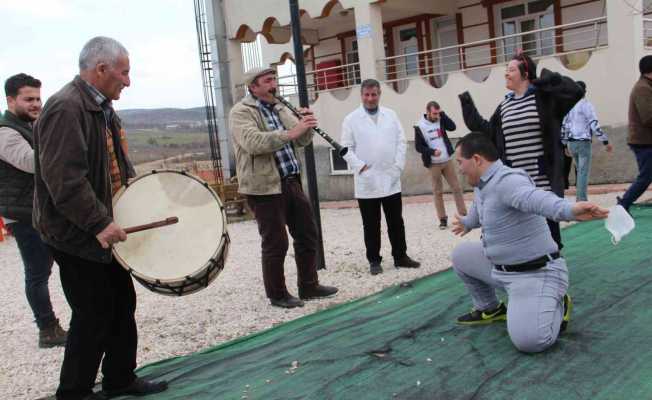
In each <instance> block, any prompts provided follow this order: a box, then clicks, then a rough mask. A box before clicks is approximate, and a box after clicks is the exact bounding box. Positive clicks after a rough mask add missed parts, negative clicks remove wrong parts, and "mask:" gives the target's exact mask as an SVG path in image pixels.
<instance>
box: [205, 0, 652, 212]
mask: <svg viewBox="0 0 652 400" xmlns="http://www.w3.org/2000/svg"><path fill="white" fill-rule="evenodd" d="M206 1H209V2H212V7H213V8H215V7H221V10H222V11H223V15H224V22H225V25H226V36H227V39H228V65H229V68H228V69H229V72H230V82H232V88H231V91H232V96H233V98H234V100H235V101H237V100H238V99H240V98H242V96H244V87H243V86H242V85H241V82H242V74H243V73H244V70H245V69H246V68H247V67H248V65H251V61H249V62H247V58H248V57H247V54H249V53H250V50H248V47H247V45H246V43H252V42H255V41H256V40H257V38H258V37H262V40H261V41H260V43H261V44H260V45H259V48H260V49H259V51H258V53H259V54H260V60H261V61H262V64H263V65H272V66H279V71H281V72H280V73H279V75H280V76H279V82H280V83H281V88H280V89H281V93H282V94H283V95H284V96H286V97H288V98H289V99H290V100H291V101H293V102H295V103H296V102H297V99H296V77H295V76H293V75H292V74H291V73H286V72H283V71H288V69H286V68H282V67H281V66H283V65H287V63H288V62H289V63H291V62H292V60H293V55H292V54H293V52H292V48H293V47H292V41H291V30H290V26H289V24H290V13H289V5H288V1H287V0H258V1H240V0H206ZM649 3H650V1H648V0H628V1H622V0H437V1H434V0H433V1H422V0H384V1H371V0H339V1H338V0H300V1H299V6H300V8H301V27H302V42H303V44H304V48H305V63H306V73H307V81H308V90H309V97H310V100H311V103H312V104H311V107H312V108H313V109H314V111H315V112H316V114H317V116H318V118H319V120H320V127H321V128H322V129H323V130H324V131H326V132H327V133H328V134H329V135H330V136H332V137H333V138H335V139H336V140H337V139H338V138H339V137H340V130H341V123H342V120H343V118H344V116H346V114H348V113H349V112H350V111H352V110H353V109H354V108H356V107H358V106H359V104H360V101H359V100H360V99H359V83H360V82H361V80H363V79H366V78H375V79H377V80H379V81H381V83H382V86H383V94H382V99H381V104H382V105H384V106H386V107H389V108H392V109H394V110H395V111H396V112H397V113H398V115H399V116H400V119H401V122H402V124H403V128H404V129H405V132H406V138H407V139H408V157H407V160H408V161H407V165H406V170H405V173H404V175H403V178H402V179H403V192H404V193H406V194H422V193H428V192H430V190H431V189H430V183H429V179H428V175H427V171H426V170H425V168H423V167H422V165H421V161H420V157H419V155H418V153H416V152H415V151H414V142H413V139H414V134H413V128H412V126H413V124H414V122H415V121H416V120H417V119H418V118H419V117H420V115H421V114H422V113H423V111H424V107H425V104H426V103H427V102H428V101H430V100H435V101H437V102H438V103H439V104H441V106H442V109H443V110H445V111H446V112H447V114H448V115H449V116H450V117H452V118H453V120H454V121H456V122H457V125H458V129H457V131H456V132H452V133H451V136H452V137H453V138H454V137H459V136H462V135H464V134H465V133H467V130H466V128H465V127H464V123H463V120H462V115H461V110H460V106H459V101H458V94H460V93H462V92H464V91H467V90H468V91H469V92H470V93H471V95H472V96H473V98H474V100H475V102H476V104H477V106H478V109H479V110H480V112H481V113H483V115H485V117H487V118H488V117H489V116H490V115H491V113H493V111H494V109H495V107H496V106H497V105H498V103H499V102H500V100H501V99H502V98H503V96H504V95H505V94H506V92H507V90H506V89H505V85H504V78H503V75H504V70H505V64H506V62H508V61H509V60H510V59H511V57H512V56H513V55H514V54H515V53H516V51H518V50H519V49H522V50H523V51H524V52H525V53H527V54H529V55H530V56H532V57H533V58H534V59H535V60H536V61H537V62H538V66H539V69H541V68H544V67H545V68H548V69H551V70H554V71H558V72H560V73H562V74H564V75H568V76H570V77H572V78H573V79H576V80H583V81H585V82H586V84H587V86H588V96H587V97H588V98H589V100H590V101H591V102H592V103H593V104H594V105H595V107H596V110H597V112H598V116H599V119H600V122H601V124H602V125H603V127H604V128H605V130H606V131H607V133H608V134H609V136H610V141H611V142H612V143H613V144H614V146H615V153H613V154H611V155H608V154H605V153H604V152H601V151H596V152H594V166H593V171H592V175H591V183H607V182H624V181H628V180H631V179H632V178H633V177H634V176H635V173H636V167H635V162H634V158H633V155H632V154H631V153H630V151H629V149H628V148H627V146H626V141H625V140H626V124H627V104H628V97H629V91H630V88H631V87H632V85H633V84H634V82H635V81H636V79H638V60H639V59H640V57H642V56H643V55H645V54H650V53H652V52H651V50H650V49H651V48H652V47H650V46H652V40H651V39H650V38H652V20H648V17H652V15H648V14H649V13H648V12H647V11H646V10H647V9H649V8H650V4H649ZM243 44H245V45H243ZM243 55H244V57H243ZM243 58H244V61H243ZM249 58H250V57H249ZM245 64H247V65H245ZM290 71H291V69H290ZM596 146H597V145H596ZM315 157H316V161H317V175H318V183H319V191H320V197H321V198H322V199H326V200H341V199H350V198H352V196H353V177H352V175H351V172H350V171H349V170H348V168H347V165H346V163H345V162H344V161H343V160H341V159H340V158H339V157H338V156H337V155H336V154H335V152H334V151H331V149H330V148H329V147H328V146H327V145H326V143H325V142H324V141H322V140H321V139H320V138H316V139H315Z"/></svg>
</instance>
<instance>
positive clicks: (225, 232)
mask: <svg viewBox="0 0 652 400" xmlns="http://www.w3.org/2000/svg"><path fill="white" fill-rule="evenodd" d="M159 173H174V174H179V175H184V176H187V177H189V178H192V179H194V180H195V181H197V182H198V183H199V184H200V185H202V186H203V187H205V188H206V189H208V191H209V192H210V194H211V195H212V196H213V197H214V198H215V200H217V204H219V206H220V212H221V214H222V221H224V229H223V232H222V236H221V238H220V244H219V246H218V247H217V250H215V252H213V255H212V256H211V258H209V259H208V261H206V262H205V263H204V264H202V266H201V267H200V268H198V269H196V270H195V271H193V272H192V273H191V274H186V275H183V277H180V278H176V279H159V278H154V277H151V276H148V275H145V274H143V273H142V272H139V271H137V270H135V269H133V268H131V267H128V266H125V264H127V263H126V262H125V260H124V259H123V258H122V257H121V256H120V254H118V253H117V251H116V249H115V247H111V254H112V255H113V257H115V258H116V261H118V264H120V266H121V267H122V268H124V269H125V270H127V271H128V272H129V273H130V274H132V275H134V276H137V277H138V278H140V279H143V280H146V281H149V282H152V283H157V282H160V283H166V284H170V283H182V282H184V281H185V280H186V278H187V277H197V276H198V275H199V273H201V272H203V271H205V270H206V268H207V267H208V266H209V265H210V264H211V263H212V260H213V259H218V260H219V259H220V258H222V259H223V260H222V262H223V263H224V264H225V263H226V254H228V246H227V244H228V243H230V242H231V240H230V237H229V232H228V229H227V225H228V222H227V219H226V209H225V208H224V205H223V204H222V200H221V199H220V197H219V196H218V195H217V193H215V191H214V190H213V189H212V188H211V187H210V185H209V184H208V183H207V182H206V181H204V180H203V179H200V178H199V177H197V176H195V175H193V174H191V173H188V172H186V171H181V170H175V169H153V170H151V171H150V172H147V173H145V174H142V175H139V176H137V177H136V178H134V179H133V180H131V181H130V182H129V183H128V185H127V186H122V187H121V188H120V190H118V192H116V194H115V196H113V201H112V205H113V206H115V204H116V202H117V201H118V200H119V199H120V197H122V195H123V194H124V193H125V192H126V191H127V189H129V186H131V185H133V184H134V182H136V181H138V180H140V179H143V178H145V177H146V176H149V175H156V174H159ZM225 250H226V251H225ZM221 253H224V254H223V257H222V256H219V257H218V255H220V254H221ZM216 276H217V275H216Z"/></svg>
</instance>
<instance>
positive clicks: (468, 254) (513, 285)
mask: <svg viewBox="0 0 652 400" xmlns="http://www.w3.org/2000/svg"><path fill="white" fill-rule="evenodd" d="M451 259H452V262H453V269H454V270H455V273H457V275H458V276H459V277H460V279H462V282H464V284H465V285H466V288H467V290H468V291H469V293H470V295H471V299H472V300H473V306H474V307H475V309H476V310H486V309H492V308H495V307H496V306H498V304H500V303H499V301H498V298H497V297H496V289H503V290H505V292H507V298H508V304H507V332H508V333H509V337H510V338H511V340H512V343H514V346H516V348H517V349H518V350H520V351H523V352H526V353H538V352H541V351H543V350H545V349H547V348H548V347H550V346H552V345H553V344H554V343H555V342H556V341H557V336H558V335H559V327H560V325H561V321H562V318H563V315H564V303H563V297H564V295H565V294H566V291H567V290H568V270H567V269H566V261H565V260H564V259H563V258H558V259H556V260H551V261H549V262H548V264H547V265H546V266H545V267H543V268H540V269H537V270H533V271H525V272H503V271H499V270H497V269H495V268H494V266H493V264H492V263H491V261H489V259H488V258H487V257H486V256H485V255H484V251H483V249H482V244H481V243H480V242H464V243H461V244H460V245H458V246H457V247H456V248H455V249H454V250H453V254H452V256H451Z"/></svg>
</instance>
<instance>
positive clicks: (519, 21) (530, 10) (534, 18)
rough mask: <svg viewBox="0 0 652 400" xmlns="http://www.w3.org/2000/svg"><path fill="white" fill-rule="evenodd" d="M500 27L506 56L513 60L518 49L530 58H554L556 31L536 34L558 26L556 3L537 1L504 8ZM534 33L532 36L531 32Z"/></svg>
mask: <svg viewBox="0 0 652 400" xmlns="http://www.w3.org/2000/svg"><path fill="white" fill-rule="evenodd" d="M500 17H501V21H500V26H501V27H502V34H503V36H508V35H515V36H513V37H509V38H505V39H503V57H504V59H505V60H509V59H511V58H512V57H513V56H514V54H515V53H516V52H517V50H518V49H522V50H523V52H524V53H525V54H527V55H529V56H542V55H550V54H553V53H554V52H555V43H554V31H553V30H552V29H550V30H545V31H541V32H532V31H536V30H540V29H546V28H551V27H553V26H554V23H555V18H554V1H553V0H536V1H529V2H526V3H521V4H512V5H509V4H508V5H505V6H504V7H502V8H501V9H500ZM528 32H532V33H528Z"/></svg>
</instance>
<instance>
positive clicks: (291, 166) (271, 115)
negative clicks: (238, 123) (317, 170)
mask: <svg viewBox="0 0 652 400" xmlns="http://www.w3.org/2000/svg"><path fill="white" fill-rule="evenodd" d="M256 105H257V106H258V110H260V112H261V114H262V115H263V117H265V120H266V121H267V126H269V127H270V128H272V129H285V127H284V126H283V123H282V122H281V118H280V117H279V116H278V113H277V112H276V110H274V104H270V103H265V102H263V101H260V100H256ZM274 160H275V161H276V167H277V168H278V171H279V173H280V174H281V179H283V178H287V177H288V176H292V175H299V162H298V161H297V157H296V156H295V155H294V150H293V149H292V144H291V143H286V144H285V146H283V148H282V149H280V150H277V151H276V152H275V153H274Z"/></svg>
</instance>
